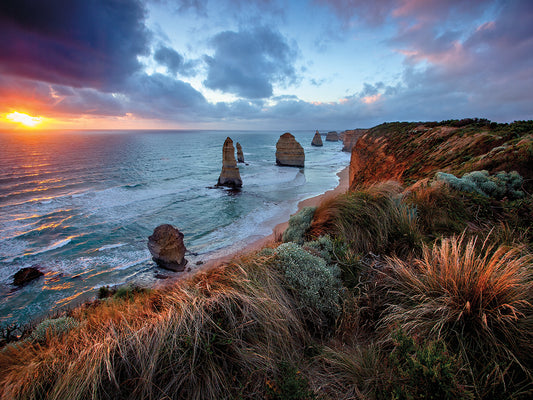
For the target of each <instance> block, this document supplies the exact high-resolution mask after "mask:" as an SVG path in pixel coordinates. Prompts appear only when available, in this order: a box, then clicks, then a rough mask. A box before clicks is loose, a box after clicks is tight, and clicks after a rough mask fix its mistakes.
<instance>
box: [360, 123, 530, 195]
mask: <svg viewBox="0 0 533 400" xmlns="http://www.w3.org/2000/svg"><path fill="white" fill-rule="evenodd" d="M532 143H533V121H516V122H513V123H510V124H499V123H496V122H490V121H488V120H486V119H463V120H449V121H442V122H392V123H384V124H381V125H378V126H376V127H374V128H371V129H369V130H368V132H367V133H366V134H365V135H363V136H362V137H361V138H360V139H359V140H358V142H357V143H356V145H355V147H354V149H353V150H352V169H351V171H350V177H351V184H352V186H353V185H361V184H363V185H368V184H370V183H375V182H380V181H383V180H387V179H396V180H399V181H400V182H402V183H405V184H411V183H414V182H416V181H417V180H419V179H423V178H433V175H434V174H435V173H436V172H438V171H443V172H448V173H452V174H454V175H463V174H465V173H468V172H472V171H479V170H487V171H488V172H489V173H491V174H494V173H496V172H498V171H507V172H510V171H512V170H514V171H517V172H518V173H519V174H520V175H521V176H522V177H523V178H524V180H525V182H524V185H525V188H526V190H529V191H531V190H532V189H533V163H532V159H533V144H532ZM365 168H366V169H365Z"/></svg>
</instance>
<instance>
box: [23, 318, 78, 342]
mask: <svg viewBox="0 0 533 400" xmlns="http://www.w3.org/2000/svg"><path fill="white" fill-rule="evenodd" d="M78 326H79V322H78V321H77V320H75V319H74V318H71V317H59V318H53V319H45V320H44V321H42V322H41V323H40V324H39V325H37V326H36V327H35V329H34V330H33V332H32V333H31V334H30V336H29V339H30V340H33V341H36V342H40V343H42V342H45V341H46V339H47V338H49V337H52V336H61V335H63V334H65V333H68V332H69V331H70V330H72V329H74V328H76V327H78Z"/></svg>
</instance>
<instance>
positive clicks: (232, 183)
mask: <svg viewBox="0 0 533 400" xmlns="http://www.w3.org/2000/svg"><path fill="white" fill-rule="evenodd" d="M241 151H242V149H241ZM217 186H226V187H230V188H233V189H236V188H240V187H242V180H241V174H240V173H239V168H237V162H236V161H235V149H234V147H233V141H232V140H231V139H230V138H229V137H228V138H226V141H225V142H224V147H222V172H221V173H220V176H219V178H218V183H217Z"/></svg>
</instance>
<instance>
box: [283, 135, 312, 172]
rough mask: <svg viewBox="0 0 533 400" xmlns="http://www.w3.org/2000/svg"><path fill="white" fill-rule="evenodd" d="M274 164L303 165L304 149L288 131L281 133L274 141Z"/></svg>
mask: <svg viewBox="0 0 533 400" xmlns="http://www.w3.org/2000/svg"><path fill="white" fill-rule="evenodd" d="M276 164H277V165H281V166H287V167H303V166H304V164H305V153H304V149H303V147H302V146H301V145H300V143H298V142H297V141H296V139H295V138H294V136H293V135H291V134H290V133H289V132H286V133H284V134H283V135H281V136H280V138H279V140H278V143H276Z"/></svg>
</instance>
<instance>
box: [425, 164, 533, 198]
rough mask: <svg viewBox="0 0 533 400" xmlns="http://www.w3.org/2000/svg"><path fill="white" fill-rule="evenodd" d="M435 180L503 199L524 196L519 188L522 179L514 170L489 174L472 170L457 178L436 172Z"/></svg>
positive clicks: (462, 189)
mask: <svg viewBox="0 0 533 400" xmlns="http://www.w3.org/2000/svg"><path fill="white" fill-rule="evenodd" d="M435 179H436V180H437V181H443V182H446V183H447V184H448V185H450V187H452V188H454V189H457V190H461V191H464V192H471V193H478V194H481V195H483V196H488V197H494V198H496V199H503V198H504V197H508V198H510V199H519V198H522V197H524V192H523V191H522V190H521V188H522V184H523V183H524V179H523V178H522V177H521V176H520V174H519V173H518V172H516V171H511V172H509V173H508V172H505V171H500V172H498V173H496V174H495V175H492V176H491V175H489V173H488V171H472V172H469V173H467V174H464V175H463V176H462V178H457V177H456V176H455V175H453V174H448V173H445V172H437V173H436V174H435Z"/></svg>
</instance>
